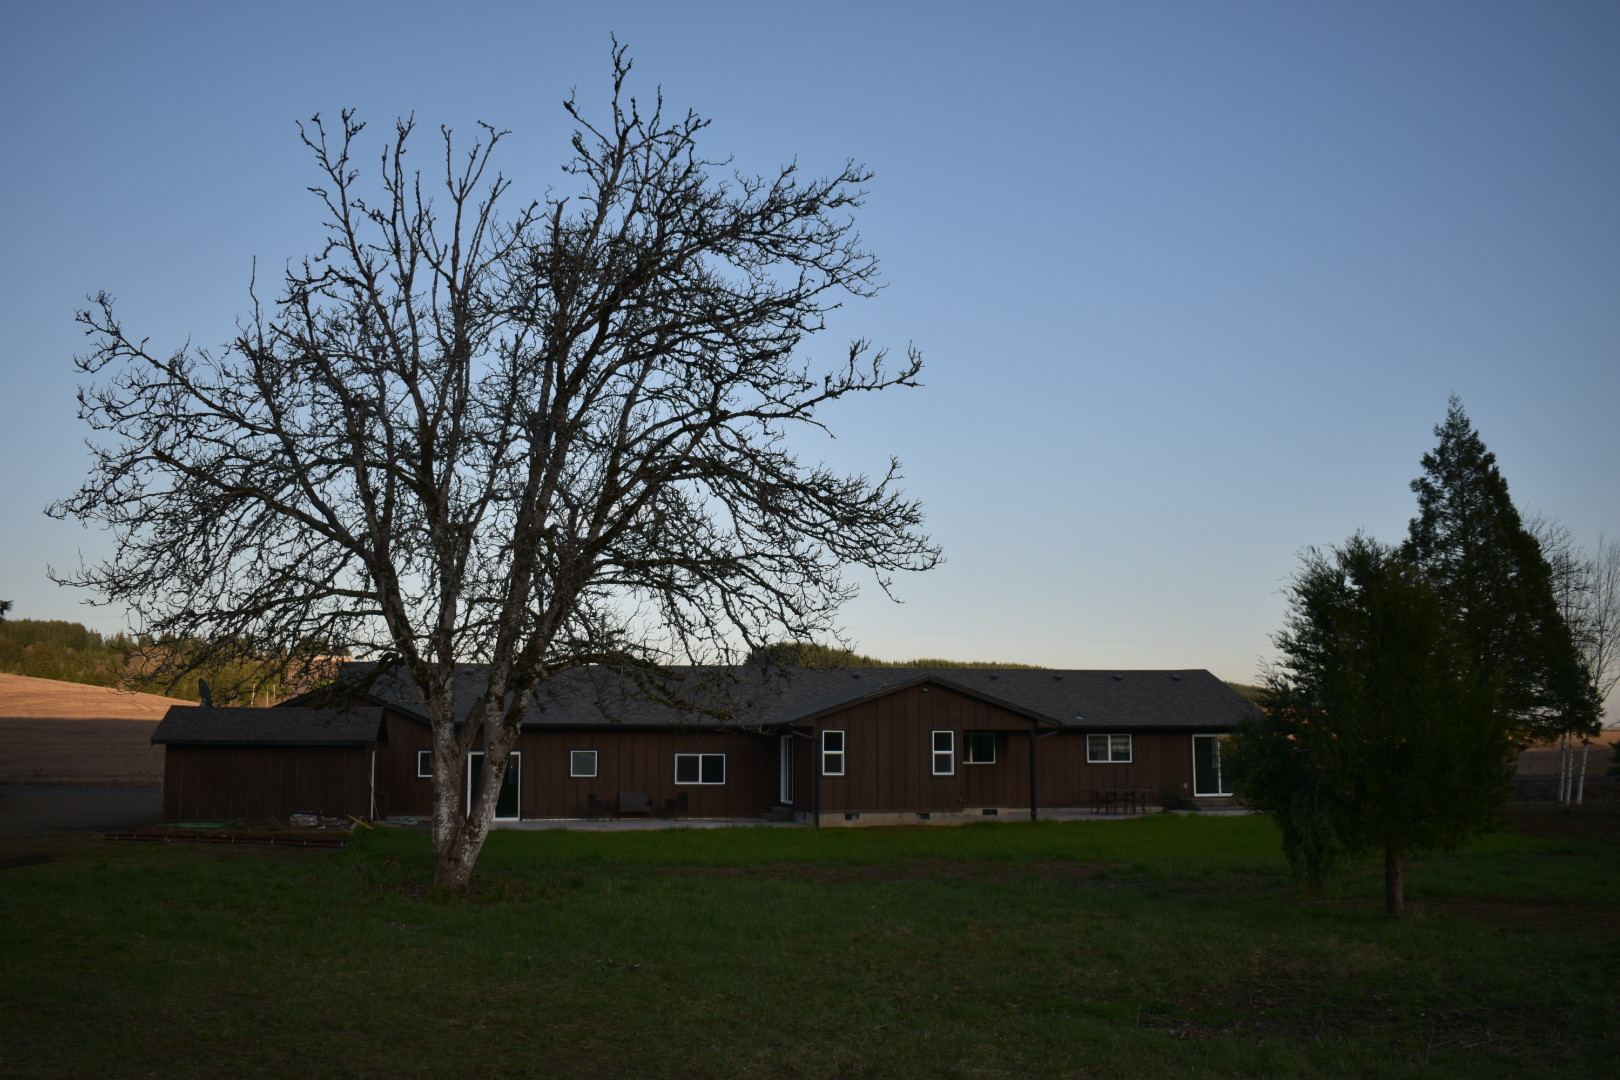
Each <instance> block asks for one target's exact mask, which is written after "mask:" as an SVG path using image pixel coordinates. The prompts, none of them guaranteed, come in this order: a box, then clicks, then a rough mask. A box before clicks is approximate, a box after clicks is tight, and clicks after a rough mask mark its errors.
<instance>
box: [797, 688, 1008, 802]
mask: <svg viewBox="0 0 1620 1080" xmlns="http://www.w3.org/2000/svg"><path fill="white" fill-rule="evenodd" d="M1030 726H1031V722H1030V720H1029V719H1028V718H1027V717H1024V716H1020V715H1019V714H1017V713H1013V712H1009V711H1007V710H1004V709H1000V708H997V707H996V706H994V705H991V704H990V703H988V702H984V701H980V700H978V699H977V698H973V697H969V696H968V695H966V694H960V693H957V692H956V691H953V690H948V689H946V688H944V687H940V686H913V687H908V688H906V689H904V690H899V691H896V692H895V693H892V694H887V695H884V696H883V697H879V698H875V699H873V700H870V701H864V702H861V703H859V704H857V705H853V706H851V707H850V708H847V709H843V710H840V711H839V712H836V713H832V714H830V715H828V716H826V717H823V718H822V719H821V720H819V721H817V724H816V740H817V741H816V769H817V771H819V770H820V746H821V743H820V739H821V732H822V731H825V730H842V731H843V732H844V745H845V763H844V775H843V776H822V777H820V778H819V781H817V782H818V783H819V785H820V796H821V806H820V810H821V812H822V813H861V812H872V813H880V812H901V813H903V812H908V811H915V812H932V811H940V812H951V811H957V810H961V809H963V808H965V807H976V806H1018V805H1028V802H1029V757H1028V754H1029V730H1030ZM935 731H950V732H952V733H953V735H954V747H955V752H956V757H955V765H956V771H955V774H954V775H950V776H935V775H934V774H933V741H932V740H933V732H935ZM969 731H989V732H994V733H995V734H996V763H995V764H994V765H968V764H966V761H965V758H966V751H967V746H966V741H965V739H964V738H963V736H964V733H965V732H969Z"/></svg>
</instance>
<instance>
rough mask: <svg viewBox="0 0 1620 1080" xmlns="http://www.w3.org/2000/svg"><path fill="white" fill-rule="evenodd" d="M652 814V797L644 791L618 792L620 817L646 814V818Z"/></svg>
mask: <svg viewBox="0 0 1620 1080" xmlns="http://www.w3.org/2000/svg"><path fill="white" fill-rule="evenodd" d="M652 812H653V801H652V796H651V795H649V794H647V793H646V792H645V791H621V792H619V816H620V817H624V816H625V815H626V814H646V815H647V816H648V817H652Z"/></svg>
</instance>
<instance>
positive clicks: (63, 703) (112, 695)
mask: <svg viewBox="0 0 1620 1080" xmlns="http://www.w3.org/2000/svg"><path fill="white" fill-rule="evenodd" d="M175 704H185V703H184V702H177V701H175V700H174V699H172V698H166V697H159V696H158V695H156V694H131V693H125V692H123V691H119V690H109V689H107V688H106V687H103V686H81V685H80V684H78V683H65V682H56V681H55V680H52V679H32V678H29V677H27V676H25V675H6V674H0V784H80V785H82V784H93V785H101V786H117V787H155V786H157V785H158V784H161V783H162V782H163V748H162V747H158V746H153V745H152V744H151V738H152V729H153V728H155V727H157V723H158V721H159V720H161V719H162V718H163V714H164V713H165V712H167V711H168V709H169V706H170V705H175Z"/></svg>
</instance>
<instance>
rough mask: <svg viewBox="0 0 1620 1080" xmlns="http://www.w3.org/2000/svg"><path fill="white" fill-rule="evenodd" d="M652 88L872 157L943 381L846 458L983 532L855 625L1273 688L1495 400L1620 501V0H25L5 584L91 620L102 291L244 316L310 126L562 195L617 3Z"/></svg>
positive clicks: (185, 320)
mask: <svg viewBox="0 0 1620 1080" xmlns="http://www.w3.org/2000/svg"><path fill="white" fill-rule="evenodd" d="M615 32H616V33H617V34H618V35H619V37H620V39H621V40H622V41H624V42H626V43H628V44H629V45H630V47H631V50H632V53H633V55H634V56H635V59H636V72H637V77H638V80H639V82H638V88H639V89H640V91H641V92H642V93H643V95H646V94H649V93H650V92H651V91H652V90H653V88H654V87H655V86H658V85H661V86H662V87H663V91H664V94H665V97H666V100H667V101H668V102H669V103H670V104H671V105H672V106H675V107H677V108H682V109H684V108H686V107H691V108H695V109H696V110H698V111H699V112H700V113H703V114H705V115H707V116H710V117H712V118H713V119H714V126H713V127H712V128H711V129H710V132H709V136H708V140H709V141H708V146H709V148H710V149H711V150H713V151H714V152H715V153H716V154H726V153H730V154H733V155H735V158H736V162H737V164H738V165H739V166H740V167H741V168H743V169H746V170H748V171H757V172H764V171H770V170H772V169H774V168H775V167H777V166H778V165H779V164H781V163H783V162H786V161H788V160H791V159H794V158H797V159H798V161H799V162H800V163H801V165H802V166H803V167H804V168H806V169H807V170H810V171H813V172H821V171H825V170H828V169H833V168H836V167H837V166H838V165H840V164H841V163H842V162H843V161H844V159H846V158H854V159H856V160H858V161H862V162H864V163H866V164H867V165H869V166H871V167H872V168H873V169H875V170H876V172H877V178H876V180H875V181H874V183H873V184H872V187H871V199H870V202H869V204H868V206H867V207H866V209H865V211H864V212H863V214H862V217H861V225H862V231H863V233H864V235H865V238H866V240H867V242H868V245H869V246H870V247H871V248H872V249H873V250H875V251H876V252H877V253H878V254H879V255H880V256H881V258H882V259H883V264H884V269H885V275H886V278H887V280H888V281H889V287H888V289H887V290H886V291H885V292H884V293H883V294H882V295H881V296H880V297H879V298H878V299H876V300H873V301H870V302H866V303H862V304H858V305H856V306H854V307H853V308H850V309H849V310H848V311H847V312H846V313H844V317H843V318H842V319H841V320H840V322H839V323H838V324H837V325H836V326H835V327H834V330H833V332H832V333H830V334H828V335H825V336H824V337H823V338H821V339H818V340H816V341H815V342H813V343H812V351H813V352H815V353H817V354H821V355H825V356H827V357H829V358H832V357H835V356H836V355H837V353H838V352H839V350H840V349H841V348H842V347H843V346H844V343H845V342H844V339H846V338H847V337H849V336H854V335H864V336H869V337H871V338H873V339H875V340H876V341H878V342H880V343H887V344H889V345H892V346H893V347H895V348H897V349H903V348H904V347H905V345H906V344H907V343H908V342H915V343H916V344H917V345H918V346H919V347H920V348H921V349H922V350H923V351H924V353H925V355H926V357H927V363H928V366H927V369H926V371H925V374H924V377H925V381H926V383H927V386H926V388H925V389H922V390H920V391H915V392H911V393H908V394H897V395H892V396H888V395H886V396H883V397H879V398H874V399H872V400H870V401H867V402H863V403H860V404H858V405H855V406H853V407H850V408H846V409H842V410H840V411H839V412H836V413H833V414H831V415H830V417H829V418H830V419H831V421H832V423H833V425H834V429H835V431H836V432H837V433H838V435H839V438H838V441H837V442H835V443H831V444H826V445H823V444H820V443H816V442H814V441H808V442H806V443H805V444H804V447H803V449H804V451H805V452H806V453H807V454H808V455H810V456H814V455H818V454H825V455H826V456H827V458H828V460H830V461H832V462H835V463H837V464H839V465H841V466H845V467H848V468H853V469H867V468H878V467H880V466H881V464H882V462H883V461H884V460H885V459H886V458H887V456H888V455H890V454H894V455H897V456H899V457H900V458H902V459H903V460H904V461H905V463H906V474H907V477H908V487H909V490H910V491H911V492H912V493H914V494H915V495H917V496H919V497H920V498H921V499H922V500H923V501H924V503H925V504H926V506H927V508H928V512H929V527H930V529H931V531H932V532H933V534H934V536H935V537H936V539H938V540H939V541H940V542H941V543H943V545H944V547H945V550H946V556H947V559H948V562H947V563H946V565H945V566H944V567H942V568H941V569H939V570H937V571H935V572H934V573H932V574H929V575H926V576H923V577H918V578H909V579H906V580H902V581H901V582H900V585H899V591H900V594H901V596H902V597H903V598H904V599H905V600H906V603H905V604H904V605H901V606H894V605H891V604H888V603H887V602H886V601H884V600H883V599H882V597H881V595H880V594H875V593H874V594H871V595H868V596H864V597H863V598H862V599H860V600H859V601H857V602H856V603H855V604H854V605H852V606H851V607H850V608H848V609H847V611H846V624H847V627H848V634H849V637H850V639H851V640H852V642H853V643H854V644H856V645H857V646H858V647H860V648H861V649H863V650H865V651H867V652H870V653H874V654H877V655H879V656H883V657H886V658H892V659H903V658H909V657H914V656H920V655H926V656H943V657H951V658H960V659H969V658H985V659H1000V660H1020V661H1026V662H1032V663H1041V664H1048V665H1054V666H1063V667H1081V668H1085V667H1207V668H1209V669H1211V670H1213V671H1214V672H1215V673H1216V674H1218V675H1220V676H1222V677H1224V678H1228V679H1236V680H1245V681H1247V680H1252V679H1253V678H1254V677H1255V673H1256V668H1257V666H1258V664H1259V663H1260V662H1261V661H1262V660H1264V659H1266V658H1267V657H1269V656H1270V655H1271V649H1270V645H1269V640H1268V635H1269V634H1270V633H1271V632H1272V631H1274V630H1275V629H1276V628H1277V627H1278V625H1279V623H1280V620H1281V615H1282V610H1283V601H1282V597H1281V596H1280V594H1279V589H1280V588H1281V587H1282V585H1283V584H1284V582H1285V581H1286V580H1287V578H1288V576H1289V575H1290V574H1291V573H1292V571H1293V569H1294V567H1295V565H1296V555H1297V553H1298V551H1299V550H1300V549H1301V548H1303V547H1305V546H1307V545H1312V544H1316V545H1323V544H1332V543H1337V542H1339V541H1341V540H1343V539H1344V538H1345V537H1346V536H1348V535H1349V534H1351V533H1352V532H1354V531H1355V530H1356V529H1359V528H1365V529H1366V530H1368V531H1369V532H1370V533H1372V534H1373V535H1375V536H1378V537H1381V538H1383V539H1386V540H1398V539H1399V538H1400V537H1401V536H1402V534H1403V533H1404V530H1405V527H1406V522H1407V520H1408V518H1409V517H1410V516H1411V514H1412V512H1413V509H1414V507H1413V501H1412V496H1411V493H1410V492H1409V490H1408V488H1407V485H1408V482H1409V481H1410V480H1411V479H1412V478H1413V477H1414V476H1416V475H1417V473H1418V470H1419V465H1418V459H1419V458H1420V457H1421V455H1422V454H1423V452H1424V451H1425V450H1427V449H1429V448H1430V447H1431V446H1432V445H1433V443H1434V437H1433V435H1432V430H1431V429H1432V428H1433V426H1434V425H1435V424H1436V423H1438V422H1439V421H1440V420H1441V418H1442V417H1443V416H1444V413H1445V407H1446V398H1447V396H1448V395H1449V394H1451V393H1457V394H1460V395H1461V396H1462V398H1463V400H1464V402H1465V405H1466V407H1467V409H1468V412H1469V414H1470V416H1471V417H1472V418H1473V420H1474V422H1475V424H1476V425H1477V426H1478V428H1479V429H1480V432H1481V434H1482V435H1483V437H1484V439H1485V441H1486V444H1487V445H1488V446H1489V447H1490V448H1491V449H1492V450H1494V451H1495V452H1496V454H1497V456H1498V458H1499V460H1500V463H1501V466H1502V468H1503V471H1504V473H1505V474H1506V476H1507V478H1508V482H1509V484H1510V486H1511V488H1512V491H1513V495H1514V498H1515V500H1516V501H1517V503H1518V505H1519V507H1520V509H1521V510H1523V511H1527V512H1539V513H1542V514H1545V515H1548V516H1552V517H1555V518H1558V519H1559V520H1561V521H1562V522H1564V523H1565V524H1566V525H1567V526H1568V527H1569V528H1570V529H1571V530H1573V532H1574V533H1575V534H1576V536H1577V538H1578V539H1580V540H1581V541H1582V542H1585V543H1588V544H1590V543H1592V542H1594V541H1595V540H1596V539H1597V537H1598V535H1599V534H1600V533H1605V534H1607V535H1609V536H1615V535H1620V425H1617V424H1616V405H1617V402H1620V62H1617V60H1616V58H1617V57H1620V5H1616V4H1614V3H1610V2H1593V3H1575V2H1559V0H1548V2H1538V3H1534V4H1530V3H1518V2H1515V3H1491V2H1482V0H1466V2H1457V3H1411V2H1401V3H1358V4H1338V5H1323V4H1295V3H1281V2H1279V3H1247V2H1223V3H1214V4H1212V3H1204V2H1129V3H1127V2H1114V3H1072V4H1033V3H1017V2H1009V3H999V4H982V3H977V4H947V3H932V4H885V3H858V4H857V3H851V4H845V3H839V2H833V3H827V4H823V5H817V6H812V7H805V6H802V5H798V6H789V5H767V4H757V3H735V4H730V3H726V4H722V3H703V2H701V0H698V2H690V3H684V4H670V3H667V2H663V3H621V4H614V5H588V4H548V3H539V2H533V0H531V2H527V3H510V4H481V3H476V2H469V3H462V4H459V5H450V4H444V3H433V4H415V3H389V4H366V3H342V4H329V3H321V4H314V3H302V2H290V3H281V4H275V5H236V4H220V3H152V4H128V3H96V4H87V3H76V2H72V0H67V2H56V3H52V4H28V5H23V4H15V5H11V6H9V7H8V9H7V14H6V18H5V21H4V33H3V34H0V38H3V45H0V49H3V56H0V78H3V80H4V92H3V94H0V109H3V111H4V117H5V131H6V134H7V138H8V151H7V153H6V155H5V160H6V168H5V169H4V171H3V174H0V185H3V193H4V204H5V207H6V213H5V217H4V232H3V234H0V250H3V251H4V258H3V262H0V272H3V274H4V283H3V287H0V298H3V303H4V315H5V318H4V323H3V325H4V338H3V340H4V359H3V364H4V367H3V382H0V454H3V455H4V459H5V461H6V463H7V467H6V469H5V470H4V472H3V479H0V484H3V487H0V493H3V496H4V501H5V505H6V507H7V509H8V511H9V512H8V513H7V514H6V517H5V524H4V543H3V549H0V597H7V598H11V599H13V600H15V601H16V609H15V612H14V616H15V617H20V618H70V619H80V620H83V621H85V622H86V623H88V624H89V625H91V626H93V627H95V628H96V629H99V630H103V631H107V632H111V631H114V630H117V629H119V628H120V627H121V625H122V619H121V617H120V615H119V614H118V613H116V612H106V611H95V610H90V609H85V608H82V607H80V606H78V602H79V600H80V597H79V596H78V595H77V594H75V593H73V592H70V591H68V590H61V589H57V588H56V587H54V586H52V585H50V584H49V583H48V582H47V581H46V579H45V567H46V564H47V563H52V564H55V565H58V566H64V565H72V564H73V563H74V562H75V561H76V560H77V559H78V558H79V555H80V553H83V555H85V556H86V557H91V558H94V557H98V556H102V555H104V554H106V552H107V551H108V550H109V545H108V542H107V538H106V537H105V536H104V535H103V534H100V533H98V532H95V531H86V530H84V529H82V528H80V527H78V526H77V525H72V524H62V523H58V522H53V521H50V520H48V519H47V518H45V517H44V515H43V514H42V512H41V511H42V509H43V507H44V506H45V505H46V504H48V503H49V502H51V501H52V500H53V499H56V498H59V497H62V496H64V495H66V494H67V493H69V492H70V491H71V490H72V489H73V488H74V487H75V486H76V485H77V483H78V482H79V481H80V479H81V478H82V476H83V473H84V471H85V467H86V463H87V459H86V457H85V455H84V452H83V449H82V440H83V438H84V436H85V434H86V432H85V431H84V430H83V429H82V427H81V425H80V424H79V423H78V421H76V420H75V419H74V400H73V393H74V387H75V381H76V380H75V376H74V374H73V371H72V369H71V365H70V358H71V356H72V355H73V353H74V352H75V351H77V350H80V349H81V348H82V347H83V343H82V338H81V337H80V336H79V334H78V331H77V328H76V327H75V326H74V324H73V321H72V313H73V309H74V307H75V306H76V305H78V304H80V303H81V302H82V300H83V297H84V296H85V294H86V293H88V292H92V291H95V290H98V289H106V290H108V291H109V292H111V293H113V294H114V295H116V296H118V297H119V298H120V312H121V314H122V317H123V320H124V323H125V325H126V327H128V328H129V329H131V330H133V331H136V332H138V333H140V334H143V335H149V336H150V337H151V338H152V339H153V341H154V343H157V344H160V345H162V346H164V347H175V346H178V345H180V344H181V343H183V342H184V341H185V340H186V339H187V338H190V340H191V341H193V342H194V343H196V344H198V345H210V346H212V345H217V344H219V343H220V342H223V341H224V340H226V338H227V337H228V336H229V333H230V330H231V327H232V324H233V320H234V318H235V317H236V315H237V314H238V313H239V312H241V311H242V310H244V308H245V306H246V284H247V279H248V275H249V272H250V269H251V264H252V260H253V258H254V257H257V259H258V264H259V267H260V272H261V274H263V275H266V276H268V277H272V278H273V277H274V276H275V274H276V273H277V272H278V271H279V269H280V268H281V267H282V266H283V265H284V263H285V262H286V261H287V260H288V259H290V258H294V257H298V256H301V255H302V254H304V253H306V252H308V251H311V250H312V249H313V248H314V246H315V244H316V241H317V237H318V229H317V226H318V223H319V217H318V214H317V212H316V208H315V205H314V202H313V200H312V198H311V196H309V195H308V194H307V193H305V191H304V186H305V185H306V184H307V183H310V182H312V181H313V173H312V171H311V167H310V162H309V160H308V158H307V157H306V155H305V154H304V153H302V151H301V148H300V147H299V145H298V142H297V135H296V131H295V129H294V126H293V123H294V121H295V120H298V119H302V118H306V117H308V116H309V115H310V114H312V113H315V112H317V111H319V112H323V113H326V114H328V115H333V114H336V113H337V112H338V111H339V110H340V109H342V108H344V107H346V106H353V107H355V108H358V109H359V110H360V112H361V114H362V116H364V117H365V118H367V119H369V120H370V121H371V122H372V125H373V129H372V130H373V133H374V134H375V135H376V138H377V145H378V148H379V149H380V146H381V139H382V137H383V134H384V132H385V131H386V129H387V128H388V127H389V125H390V124H391V122H392V120H393V118H394V117H395V116H397V115H400V114H406V113H411V112H414V113H415V114H416V117H417V119H418V121H419V122H421V123H422V124H424V125H427V126H428V127H429V128H432V127H435V126H437V125H439V124H441V123H443V124H448V125H450V126H452V127H455V128H457V129H460V130H470V129H471V127H472V125H473V123H474V122H475V121H479V120H486V121H489V122H490V123H493V124H496V125H498V126H500V127H504V128H510V129H511V130H512V132H513V135H512V137H511V141H510V144H509V145H508V147H507V153H506V155H505V157H504V160H503V165H504V168H505V171H506V172H507V173H508V174H509V175H511V176H513V177H515V178H516V179H517V181H518V184H519V188H520V190H523V191H527V192H530V193H532V194H535V195H539V194H541V193H542V192H543V190H544V187H545V185H548V184H555V183H560V182H562V181H563V179H564V178H563V177H562V176H561V174H560V173H559V172H558V170H557V165H558V164H559V163H560V162H561V161H562V160H563V159H564V157H565V156H566V153H567V134H568V130H569V128H568V125H567V124H566V122H565V121H566V117H564V115H563V114H562V111H561V109H560V108H559V103H560V101H561V99H562V98H563V97H564V96H565V95H566V94H567V92H568V91H569V90H570V89H571V88H575V87H577V88H578V90H579V93H580V97H581V99H582V101H584V102H585V103H586V104H587V105H592V104H595V103H599V102H601V101H602V100H604V97H605V94H606V89H607V79H606V76H607V69H608V64H607V59H608V48H609V34H610V33H615Z"/></svg>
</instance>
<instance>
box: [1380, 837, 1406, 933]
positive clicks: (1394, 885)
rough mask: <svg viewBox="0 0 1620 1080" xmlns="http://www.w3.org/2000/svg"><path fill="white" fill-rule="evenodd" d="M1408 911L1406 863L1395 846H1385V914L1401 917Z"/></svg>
mask: <svg viewBox="0 0 1620 1080" xmlns="http://www.w3.org/2000/svg"><path fill="white" fill-rule="evenodd" d="M1405 910H1406V862H1405V860H1404V859H1403V858H1402V857H1401V852H1400V849H1399V848H1397V847H1396V846H1395V845H1394V844H1385V845H1384V914H1385V915H1390V916H1399V915H1400V914H1401V913H1402V912H1403V911H1405Z"/></svg>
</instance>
